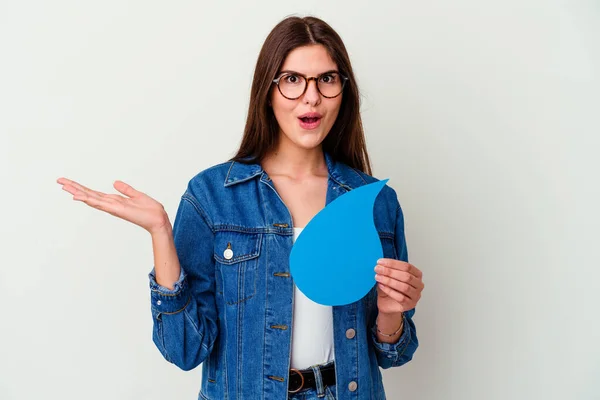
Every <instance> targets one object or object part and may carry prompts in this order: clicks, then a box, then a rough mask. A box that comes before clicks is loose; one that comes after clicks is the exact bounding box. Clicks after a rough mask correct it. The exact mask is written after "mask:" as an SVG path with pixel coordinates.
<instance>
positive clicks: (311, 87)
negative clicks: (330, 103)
mask: <svg viewBox="0 0 600 400" xmlns="http://www.w3.org/2000/svg"><path fill="white" fill-rule="evenodd" d="M306 85H307V87H306V92H305V93H304V101H305V102H306V103H308V104H311V105H313V106H315V105H317V104H319V103H320V102H321V93H319V89H317V80H316V79H314V78H313V79H309V80H308V82H307V83H306Z"/></svg>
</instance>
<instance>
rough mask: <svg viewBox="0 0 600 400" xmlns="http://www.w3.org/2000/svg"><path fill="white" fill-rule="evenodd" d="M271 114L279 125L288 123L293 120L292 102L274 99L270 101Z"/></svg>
mask: <svg viewBox="0 0 600 400" xmlns="http://www.w3.org/2000/svg"><path fill="white" fill-rule="evenodd" d="M272 104H273V113H274V114H275V117H276V118H277V120H278V121H279V122H280V124H281V123H285V122H286V121H287V122H288V123H289V121H291V120H292V119H293V116H294V109H295V104H294V102H293V101H289V100H285V99H283V100H282V99H277V98H274V99H273V100H272Z"/></svg>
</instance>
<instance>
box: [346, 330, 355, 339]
mask: <svg viewBox="0 0 600 400" xmlns="http://www.w3.org/2000/svg"><path fill="white" fill-rule="evenodd" d="M354 336H356V331H355V330H354V329H352V328H350V329H348V330H347V331H346V338H348V339H352V338H354Z"/></svg>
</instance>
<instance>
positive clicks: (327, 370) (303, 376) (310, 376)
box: [288, 363, 335, 393]
mask: <svg viewBox="0 0 600 400" xmlns="http://www.w3.org/2000/svg"><path fill="white" fill-rule="evenodd" d="M319 370H320V371H321V378H322V380H323V387H325V386H334V385H335V364H333V363H332V364H329V365H327V366H323V367H319ZM316 387H317V384H316V381H315V373H314V372H313V370H312V369H310V368H307V369H302V370H297V369H295V368H292V369H290V376H289V380H288V392H289V393H297V392H299V391H301V390H303V389H316Z"/></svg>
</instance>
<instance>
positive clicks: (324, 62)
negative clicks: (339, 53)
mask: <svg viewBox="0 0 600 400" xmlns="http://www.w3.org/2000/svg"><path fill="white" fill-rule="evenodd" d="M332 69H337V65H336V64H335V62H334V61H333V59H332V58H331V57H330V56H329V53H328V52H327V50H326V49H325V47H323V46H322V45H320V44H316V45H310V46H302V47H297V48H295V49H294V50H292V51H291V52H290V53H289V54H288V56H287V57H286V58H285V61H284V62H283V65H282V66H281V70H282V71H283V70H292V71H296V72H300V73H303V74H306V75H316V74H319V73H321V72H325V71H329V70H332Z"/></svg>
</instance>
